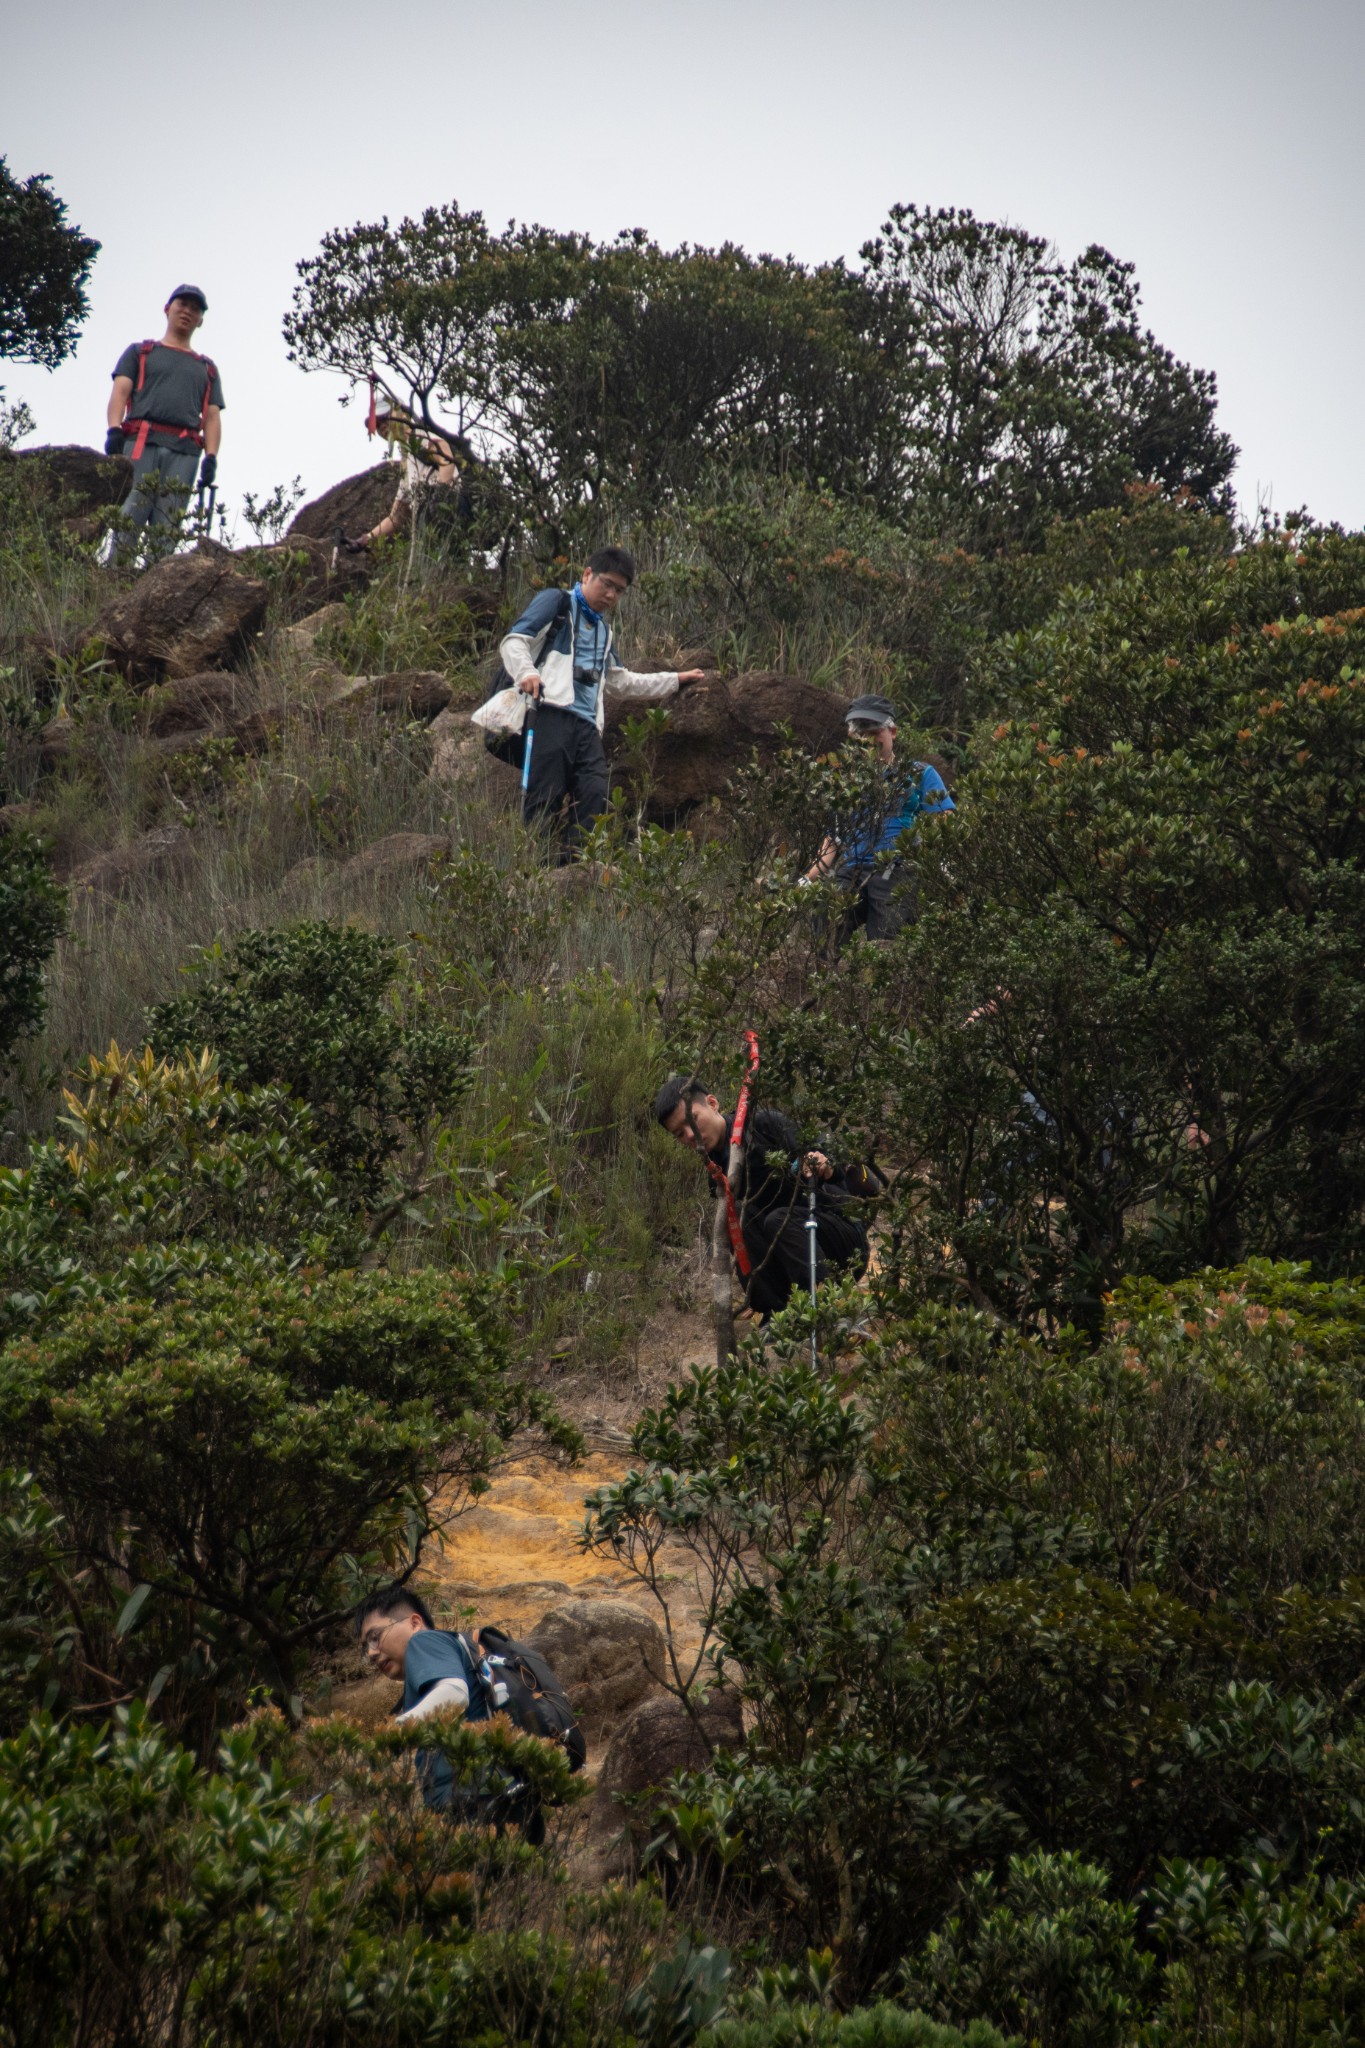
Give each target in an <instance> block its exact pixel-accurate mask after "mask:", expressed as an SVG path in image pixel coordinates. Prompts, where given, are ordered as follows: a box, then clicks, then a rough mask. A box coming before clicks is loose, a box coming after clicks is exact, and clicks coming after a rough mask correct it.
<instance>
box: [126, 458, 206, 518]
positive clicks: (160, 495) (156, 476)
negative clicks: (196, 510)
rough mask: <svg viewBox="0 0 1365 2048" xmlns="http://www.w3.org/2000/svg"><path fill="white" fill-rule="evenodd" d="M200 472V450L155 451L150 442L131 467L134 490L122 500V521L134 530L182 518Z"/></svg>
mask: <svg viewBox="0 0 1365 2048" xmlns="http://www.w3.org/2000/svg"><path fill="white" fill-rule="evenodd" d="M198 470H199V450H198V449H197V448H196V447H194V446H193V445H192V444H191V445H188V446H186V447H184V448H155V447H153V446H152V444H151V442H150V441H149V442H148V443H147V446H146V447H145V448H144V449H143V451H142V453H141V455H140V456H139V457H138V459H137V461H136V462H135V463H134V464H133V488H132V490H131V491H130V492H129V493H128V496H127V497H126V498H125V499H124V501H123V505H122V507H121V508H120V509H121V510H122V513H123V516H124V518H125V519H126V520H127V521H128V522H129V524H130V525H131V526H133V527H143V526H170V525H171V524H172V523H173V522H175V521H178V520H181V519H183V518H184V516H185V513H186V510H187V508H188V506H189V502H190V494H191V492H192V491H193V489H194V479H195V477H196V475H197V474H198Z"/></svg>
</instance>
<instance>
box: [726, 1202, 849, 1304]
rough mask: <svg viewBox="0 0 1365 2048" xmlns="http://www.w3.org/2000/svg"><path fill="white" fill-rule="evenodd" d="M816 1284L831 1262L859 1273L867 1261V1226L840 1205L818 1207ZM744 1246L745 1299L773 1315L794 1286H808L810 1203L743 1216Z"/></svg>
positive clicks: (819, 1281)
mask: <svg viewBox="0 0 1365 2048" xmlns="http://www.w3.org/2000/svg"><path fill="white" fill-rule="evenodd" d="M815 1216H816V1230H815V1284H816V1286H817V1287H818V1286H819V1285H820V1284H821V1283H822V1282H823V1281H825V1280H826V1279H828V1277H829V1274H830V1272H831V1270H832V1269H833V1268H836V1267H837V1268H838V1269H839V1270H840V1271H841V1272H847V1273H861V1272H862V1271H863V1269H864V1268H865V1267H866V1265H867V1232H866V1230H864V1228H863V1226H862V1224H861V1223H858V1222H856V1221H855V1219H854V1218H853V1217H852V1216H845V1215H844V1214H843V1212H842V1210H839V1209H817V1210H816V1212H815ZM743 1229H744V1248H745V1250H746V1251H747V1252H748V1254H749V1259H750V1263H751V1265H752V1267H753V1271H752V1272H751V1273H750V1275H749V1284H748V1290H747V1299H748V1303H749V1306H750V1308H753V1309H757V1310H758V1312H759V1314H760V1315H764V1316H768V1315H775V1314H776V1313H777V1311H778V1309H780V1308H785V1307H786V1306H787V1301H788V1298H789V1296H790V1294H791V1291H792V1289H793V1288H794V1287H795V1288H798V1289H801V1288H807V1287H809V1286H810V1244H809V1240H808V1238H807V1236H806V1204H805V1202H804V1201H799V1202H797V1203H795V1204H794V1205H793V1207H792V1208H790V1209H784V1208H777V1209H764V1210H757V1211H754V1212H752V1213H751V1214H749V1215H747V1216H745V1217H744V1219H743Z"/></svg>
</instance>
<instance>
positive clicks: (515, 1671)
mask: <svg viewBox="0 0 1365 2048" xmlns="http://www.w3.org/2000/svg"><path fill="white" fill-rule="evenodd" d="M460 1641H461V1643H462V1644H463V1646H464V1649H465V1652H466V1654H467V1656H468V1658H469V1662H470V1664H471V1666H472V1667H473V1670H474V1672H475V1674H476V1676H477V1678H478V1681H479V1683H480V1685H481V1686H482V1687H483V1693H484V1698H485V1699H486V1700H487V1702H488V1711H489V1713H490V1714H509V1715H510V1716H511V1718H512V1720H513V1721H514V1722H515V1723H516V1725H517V1727H518V1728H520V1729H522V1730H524V1732H525V1733H526V1734H527V1735H539V1736H542V1737H544V1739H545V1740H546V1741H547V1742H557V1743H558V1744H559V1746H560V1748H561V1749H562V1750H563V1751H564V1754H565V1755H566V1756H567V1758H568V1759H569V1769H570V1770H571V1771H581V1770H582V1768H583V1766H584V1764H585V1763H586V1762H587V1757H588V1745H587V1741H586V1740H585V1738H584V1735H583V1730H582V1729H581V1728H580V1727H579V1725H578V1723H577V1721H576V1720H575V1719H574V1711H573V1708H572V1707H571V1706H570V1705H569V1700H568V1695H567V1694H566V1692H565V1690H564V1688H563V1686H562V1685H561V1684H560V1682H559V1680H558V1679H557V1678H556V1677H555V1675H554V1672H553V1671H551V1669H550V1667H549V1665H548V1664H547V1663H546V1662H545V1659H544V1658H543V1657H542V1656H540V1654H539V1653H538V1652H537V1651H535V1650H529V1649H527V1647H526V1645H525V1643H514V1642H513V1641H512V1638H511V1637H510V1636H506V1635H504V1634H503V1632H502V1630H501V1629H500V1628H481V1629H480V1630H479V1632H478V1635H477V1637H476V1638H474V1639H473V1640H471V1639H470V1638H469V1637H468V1636H462V1637H461V1638H460ZM486 1672H487V1673H488V1674H490V1675H491V1683H490V1678H489V1676H486V1675H485V1673H486ZM504 1687H505V1688H506V1694H507V1696H506V1698H505V1699H499V1698H498V1696H497V1695H498V1693H499V1692H500V1691H501V1690H502V1689H503V1688H504Z"/></svg>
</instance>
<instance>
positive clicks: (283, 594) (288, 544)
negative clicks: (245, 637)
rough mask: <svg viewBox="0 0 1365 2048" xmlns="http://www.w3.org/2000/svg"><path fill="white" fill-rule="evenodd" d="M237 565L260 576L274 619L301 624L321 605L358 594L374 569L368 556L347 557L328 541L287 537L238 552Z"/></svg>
mask: <svg viewBox="0 0 1365 2048" xmlns="http://www.w3.org/2000/svg"><path fill="white" fill-rule="evenodd" d="M236 559H237V560H238V561H239V562H240V563H241V565H242V567H243V569H244V570H245V571H246V573H247V575H249V576H260V577H261V578H263V580H264V581H265V583H266V586H267V588H268V589H269V591H270V604H271V616H272V617H273V618H275V619H301V618H306V617H307V615H308V614H309V613H310V612H315V611H317V609H318V608H319V606H321V605H327V604H331V603H332V602H333V601H336V602H338V603H339V602H340V600H341V599H343V598H344V597H345V596H346V595H347V593H348V592H349V591H352V590H363V589H364V588H365V585H366V584H367V583H368V582H369V580H370V574H371V571H372V568H373V563H372V561H371V559H370V556H369V555H368V554H364V553H361V554H355V555H353V554H349V553H348V552H347V551H346V549H345V548H338V547H337V546H336V545H335V543H334V542H333V541H331V540H315V539H313V538H312V537H311V536H310V535H308V534H290V535H289V536H288V537H287V538H286V539H284V540H281V541H274V542H271V543H270V544H269V545H267V546H263V547H248V548H238V549H237V553H236Z"/></svg>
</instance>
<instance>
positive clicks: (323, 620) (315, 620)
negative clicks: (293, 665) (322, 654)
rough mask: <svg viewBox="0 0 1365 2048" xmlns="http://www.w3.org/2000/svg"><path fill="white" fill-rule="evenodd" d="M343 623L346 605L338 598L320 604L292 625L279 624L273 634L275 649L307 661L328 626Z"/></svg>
mask: <svg viewBox="0 0 1365 2048" xmlns="http://www.w3.org/2000/svg"><path fill="white" fill-rule="evenodd" d="M345 623H346V607H345V605H344V604H342V603H341V602H340V600H339V599H338V600H337V602H336V603H334V604H324V605H321V606H319V608H318V609H317V610H316V611H312V612H308V613H306V614H305V615H304V617H303V618H301V619H297V620H295V622H294V624H293V625H292V626H281V627H280V628H279V630H278V631H277V633H276V635H275V646H276V649H277V650H279V651H287V652H288V653H290V654H292V655H293V656H294V658H295V660H297V661H309V660H311V659H313V658H314V657H316V654H317V644H318V641H319V640H320V639H321V637H322V635H323V634H324V633H325V632H327V631H328V630H329V628H331V627H333V626H342V625H344V624H345Z"/></svg>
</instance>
